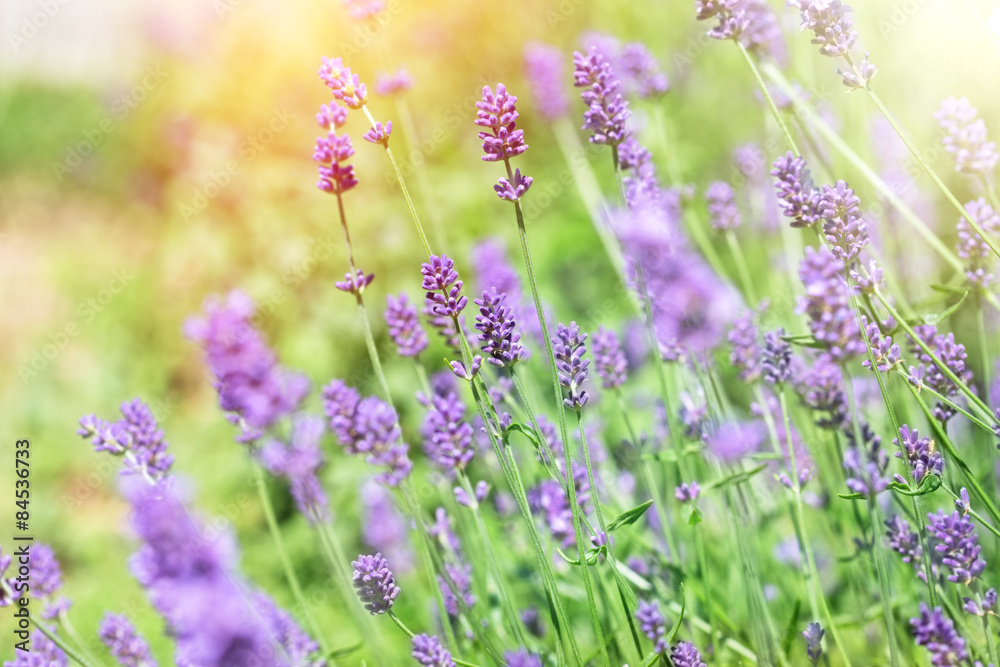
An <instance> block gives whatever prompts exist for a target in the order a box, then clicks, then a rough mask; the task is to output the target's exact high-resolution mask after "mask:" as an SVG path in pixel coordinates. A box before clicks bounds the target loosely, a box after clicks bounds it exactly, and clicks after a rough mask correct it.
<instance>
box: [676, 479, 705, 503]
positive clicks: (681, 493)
mask: <svg viewBox="0 0 1000 667" xmlns="http://www.w3.org/2000/svg"><path fill="white" fill-rule="evenodd" d="M699 495H701V487H700V486H698V482H691V483H690V484H689V483H688V482H683V483H682V484H681V485H680V486H678V487H677V488H676V489H674V497H675V498H677V502H679V503H681V504H682V505H683V504H686V503H693V502H694V501H696V500H697V499H698V496H699Z"/></svg>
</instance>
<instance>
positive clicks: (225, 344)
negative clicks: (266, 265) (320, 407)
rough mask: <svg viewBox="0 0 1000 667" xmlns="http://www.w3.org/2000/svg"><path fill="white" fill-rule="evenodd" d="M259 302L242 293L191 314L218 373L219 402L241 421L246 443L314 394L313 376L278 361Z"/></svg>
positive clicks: (189, 325)
mask: <svg viewBox="0 0 1000 667" xmlns="http://www.w3.org/2000/svg"><path fill="white" fill-rule="evenodd" d="M254 311H255V306H254V303H253V301H252V300H251V299H250V297H248V296H246V295H245V294H243V293H242V292H232V293H230V294H229V296H228V297H227V298H226V300H225V301H221V300H219V299H218V298H213V299H209V300H208V301H207V302H206V303H205V314H204V317H201V318H191V319H188V320H187V322H185V324H184V332H185V334H186V335H187V337H188V338H189V339H191V340H194V341H196V342H198V343H199V344H200V345H201V347H202V349H203V351H204V354H205V361H206V363H207V364H208V367H209V369H210V370H211V371H212V374H213V375H215V389H216V391H217V392H218V393H219V405H220V407H221V408H222V409H223V410H224V411H225V412H228V413H230V420H231V421H232V422H233V423H238V424H240V426H241V428H242V431H243V433H242V435H241V436H240V437H239V438H238V440H239V441H241V442H252V441H254V440H257V439H259V438H260V437H261V436H262V435H263V431H264V430H266V429H267V428H269V427H270V426H272V425H274V424H275V423H277V422H278V421H279V420H280V419H282V418H284V417H285V416H287V415H289V414H291V413H292V412H294V411H295V410H297V409H298V407H299V405H301V403H302V401H303V399H305V397H306V394H308V393H309V380H308V379H307V378H306V377H305V376H303V375H300V374H298V373H292V372H290V371H288V370H286V369H284V368H282V367H281V366H279V365H278V362H277V359H276V358H275V355H274V352H272V351H271V349H270V348H269V347H268V346H267V343H265V342H264V338H263V337H262V336H261V335H260V332H258V331H257V330H256V329H255V328H254V326H253V324H252V323H251V318H252V317H253V315H254Z"/></svg>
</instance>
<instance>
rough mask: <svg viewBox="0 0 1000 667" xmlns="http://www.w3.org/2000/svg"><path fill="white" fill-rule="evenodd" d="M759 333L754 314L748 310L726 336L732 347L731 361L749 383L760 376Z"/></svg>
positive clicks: (741, 376) (740, 375)
mask: <svg viewBox="0 0 1000 667" xmlns="http://www.w3.org/2000/svg"><path fill="white" fill-rule="evenodd" d="M757 335H758V332H757V325H756V324H754V314H753V313H752V312H748V313H746V314H745V315H743V317H741V318H739V319H738V320H736V323H735V324H733V328H732V329H731V330H730V331H729V334H728V335H727V336H726V338H727V340H728V341H729V344H730V346H731V348H732V349H731V350H730V352H729V363H730V364H732V366H733V368H735V369H736V370H737V371H739V377H740V379H741V380H743V381H744V382H747V383H753V382H756V381H757V378H759V377H760V371H761V366H760V362H761V351H760V345H759V344H758V342H757Z"/></svg>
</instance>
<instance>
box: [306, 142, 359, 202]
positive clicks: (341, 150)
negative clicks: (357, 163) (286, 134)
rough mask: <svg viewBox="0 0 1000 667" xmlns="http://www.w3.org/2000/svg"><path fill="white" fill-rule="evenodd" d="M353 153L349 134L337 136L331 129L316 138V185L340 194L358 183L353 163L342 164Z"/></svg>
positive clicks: (314, 153) (331, 192)
mask: <svg viewBox="0 0 1000 667" xmlns="http://www.w3.org/2000/svg"><path fill="white" fill-rule="evenodd" d="M352 155H354V146H353V145H352V144H351V138H350V137H349V136H347V135H346V134H345V135H341V136H338V135H337V134H336V132H335V131H334V130H333V129H331V130H330V131H329V132H328V133H327V136H325V137H319V138H317V139H316V148H315V150H314V151H313V160H315V161H316V162H319V163H320V164H319V167H318V170H319V181H318V182H317V183H316V187H317V188H319V189H320V190H322V191H323V192H328V193H330V194H335V195H338V196H339V195H342V194H344V193H345V192H347V191H348V190H350V189H351V188H353V187H354V186H356V185H357V184H358V179H356V178H355V177H354V167H353V165H349V164H343V163H344V162H346V161H347V160H348V159H349V158H350V157H351V156H352Z"/></svg>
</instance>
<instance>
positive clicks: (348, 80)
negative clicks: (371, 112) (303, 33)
mask: <svg viewBox="0 0 1000 667" xmlns="http://www.w3.org/2000/svg"><path fill="white" fill-rule="evenodd" d="M319 78H320V79H322V80H323V82H324V83H325V84H326V85H327V87H328V88H329V89H330V90H331V91H332V92H333V97H334V98H335V99H337V100H339V101H340V102H342V103H343V104H344V106H346V107H347V108H348V109H360V108H362V107H363V106H365V104H366V103H367V102H368V89H367V88H366V87H365V84H363V83H361V82H360V81H359V80H358V75H357V74H352V73H351V68H350V67H344V63H343V61H341V59H340V58H326V57H324V58H323V64H322V66H321V67H320V68H319Z"/></svg>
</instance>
